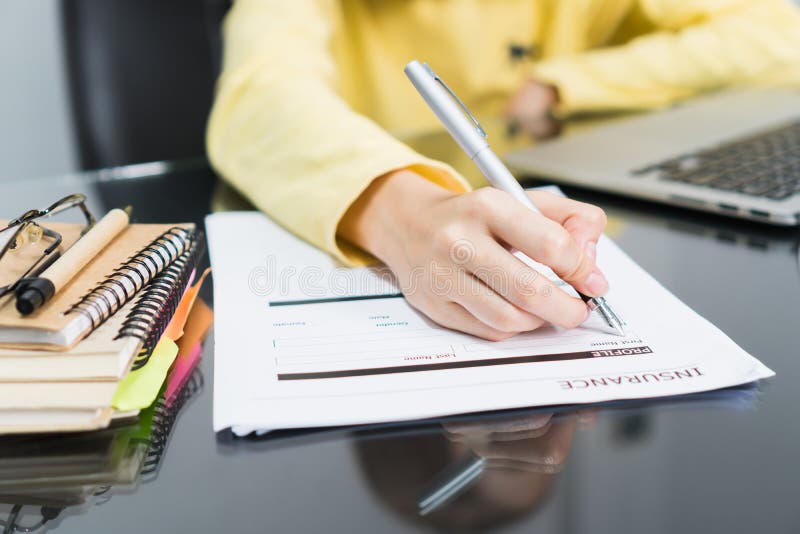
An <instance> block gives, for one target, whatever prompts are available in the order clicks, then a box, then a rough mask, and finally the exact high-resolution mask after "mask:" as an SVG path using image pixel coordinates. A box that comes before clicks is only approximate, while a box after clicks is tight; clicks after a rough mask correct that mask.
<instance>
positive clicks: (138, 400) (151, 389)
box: [111, 337, 178, 412]
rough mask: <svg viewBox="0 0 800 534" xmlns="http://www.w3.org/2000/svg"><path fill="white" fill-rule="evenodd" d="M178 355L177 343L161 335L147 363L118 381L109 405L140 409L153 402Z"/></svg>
mask: <svg viewBox="0 0 800 534" xmlns="http://www.w3.org/2000/svg"><path fill="white" fill-rule="evenodd" d="M177 355H178V345H176V344H175V342H174V341H172V340H171V339H169V338H166V337H162V338H161V340H160V341H159V342H158V344H157V345H156V348H155V349H153V354H152V355H150V359H149V360H148V362H147V365H145V366H144V367H142V368H141V369H137V370H136V371H131V372H130V373H128V376H126V377H125V378H124V379H123V380H122V382H120V383H119V387H117V391H116V393H114V399H113V400H112V401H111V405H112V406H113V407H114V408H116V409H117V410H120V411H125V412H127V411H129V410H142V409H144V408H147V407H148V406H150V405H151V404H153V402H155V400H156V397H157V396H158V392H159V391H160V390H161V386H162V385H163V384H164V380H166V378H167V373H168V372H169V368H170V366H172V362H174V361H175V357H176V356H177Z"/></svg>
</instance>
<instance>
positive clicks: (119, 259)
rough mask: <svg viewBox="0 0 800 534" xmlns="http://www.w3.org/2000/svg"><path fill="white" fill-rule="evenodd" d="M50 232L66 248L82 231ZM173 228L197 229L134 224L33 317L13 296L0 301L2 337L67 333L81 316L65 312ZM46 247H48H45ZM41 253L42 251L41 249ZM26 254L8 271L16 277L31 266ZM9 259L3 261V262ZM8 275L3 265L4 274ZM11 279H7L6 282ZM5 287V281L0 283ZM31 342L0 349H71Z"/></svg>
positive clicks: (68, 227)
mask: <svg viewBox="0 0 800 534" xmlns="http://www.w3.org/2000/svg"><path fill="white" fill-rule="evenodd" d="M46 225H47V226H48V227H49V228H52V229H54V230H56V231H58V232H60V233H61V234H62V235H63V236H64V243H65V245H64V248H66V246H68V243H72V242H74V241H75V239H76V238H77V235H79V233H80V229H81V228H82V226H81V225H79V224H64V223H62V224H58V223H50V222H48V223H46ZM174 226H181V227H184V228H194V225H192V224H181V225H173V224H132V225H129V226H128V227H127V228H125V229H124V230H123V231H122V232H121V233H120V234H119V235H118V236H117V237H116V238H115V239H114V240H113V241H111V243H109V245H107V246H106V247H105V248H104V249H103V250H102V252H100V254H98V255H97V256H96V257H95V258H94V259H93V260H92V261H90V262H89V263H88V264H87V265H86V266H85V267H84V268H83V269H82V270H81V271H80V272H79V273H78V274H77V275H76V276H75V278H73V279H72V280H71V281H70V282H69V283H68V284H67V285H66V286H65V287H64V288H63V289H62V290H61V291H59V292H58V293H56V295H55V296H54V297H53V299H52V300H51V301H50V302H48V303H47V305H45V306H43V307H42V308H40V309H39V310H37V311H35V312H34V313H32V314H31V315H28V316H23V315H21V314H20V313H19V312H18V311H17V310H16V308H15V304H14V300H15V299H14V295H6V296H5V297H3V298H1V299H0V335H2V329H3V328H12V327H13V328H26V329H28V328H30V329H33V330H41V331H52V332H59V331H62V330H64V329H65V328H66V327H67V325H68V324H69V323H70V322H71V321H73V320H75V318H77V317H79V315H78V314H76V313H73V314H65V312H66V311H67V310H68V309H69V308H70V306H72V305H73V304H75V303H76V302H77V301H78V300H80V298H81V297H82V296H83V295H85V294H86V293H88V292H89V291H91V290H92V289H94V288H95V287H96V286H97V285H98V284H99V283H101V282H102V281H103V280H104V279H105V278H106V277H107V276H108V275H109V274H111V273H112V271H113V270H114V269H116V268H117V267H119V266H120V265H123V264H124V263H125V262H126V260H127V259H128V258H130V257H131V256H133V255H134V254H136V253H137V252H139V251H140V250H141V249H142V248H143V247H145V246H146V245H147V244H149V243H150V242H151V241H153V240H154V239H156V238H157V237H158V236H160V235H161V234H162V233H164V232H165V231H167V230H169V229H170V228H172V227H174ZM43 245H44V246H46V244H43ZM39 250H41V249H39ZM24 252H25V254H35V253H36V251H35V249H33V248H32V247H26V249H25V250H24ZM22 253H23V251H22V250H21V251H20V257H18V258H17V257H15V258H13V260H14V263H10V264H9V265H10V266H11V267H10V269H9V270H11V271H13V272H14V274H17V273H20V272H22V271H24V269H25V266H26V265H28V263H27V262H26V259H28V258H25V257H24V256H22ZM6 259H9V258H4V262H5V260H6ZM5 272H6V269H5V265H4V273H5ZM7 277H8V275H6V278H7ZM0 283H2V281H0ZM31 334H32V335H31V340H30V342H26V343H24V344H9V343H0V347H3V348H11V347H19V348H32V345H34V347H35V348H40V349H46V350H67V349H69V348H70V347H66V346H58V345H41V344H37V343H36V334H35V332H32V333H31Z"/></svg>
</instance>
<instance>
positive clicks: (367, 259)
mask: <svg viewBox="0 0 800 534" xmlns="http://www.w3.org/2000/svg"><path fill="white" fill-rule="evenodd" d="M412 154H413V153H412ZM401 169H407V170H410V171H413V172H415V173H417V174H419V175H420V176H423V177H424V178H426V179H428V180H430V181H431V182H433V183H435V184H436V185H438V186H440V187H443V188H445V189H447V190H448V191H451V192H453V193H465V192H467V191H470V190H471V189H472V188H471V186H470V185H469V182H467V180H466V179H465V178H464V177H463V176H461V175H460V174H458V173H457V172H456V171H455V170H453V169H452V168H451V167H450V166H449V165H446V164H444V163H441V162H438V161H435V160H430V159H427V158H423V157H421V156H419V155H416V154H413V156H412V157H409V158H408V159H407V160H406V161H402V162H397V163H395V164H389V163H388V162H385V164H384V165H382V166H380V167H378V168H375V169H372V170H370V171H369V172H366V173H364V176H367V177H368V178H367V179H366V180H364V181H363V182H362V183H361V187H360V188H359V189H357V190H356V191H355V193H356V194H354V195H348V196H347V197H346V202H344V203H343V204H341V205H340V206H339V207H338V209H337V213H336V216H335V220H334V224H333V225H332V226H331V228H330V229H329V231H328V235H326V237H325V239H326V240H327V243H326V247H325V248H326V249H327V250H328V251H330V252H331V253H332V254H333V255H334V256H335V257H336V258H337V259H338V260H339V261H341V262H343V263H344V264H346V265H349V266H352V267H357V266H363V265H369V264H372V263H375V262H376V261H377V260H376V259H375V258H374V257H373V256H372V255H371V254H369V253H367V252H366V251H364V250H362V249H361V248H359V247H357V246H355V245H353V244H352V243H350V242H349V241H347V240H346V239H343V238H341V237H339V235H338V228H339V223H340V221H341V220H342V217H344V215H345V213H347V210H348V209H350V206H351V205H352V204H353V202H355V200H356V199H357V198H358V197H359V196H360V195H361V193H363V192H364V191H365V190H366V189H367V187H369V185H370V184H371V183H372V181H373V180H375V179H376V178H378V177H379V176H383V175H384V174H386V173H389V172H393V171H398V170H401Z"/></svg>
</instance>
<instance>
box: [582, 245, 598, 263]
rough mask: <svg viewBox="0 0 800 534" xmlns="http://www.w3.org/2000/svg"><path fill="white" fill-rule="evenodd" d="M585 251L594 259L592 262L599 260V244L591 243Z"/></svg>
mask: <svg viewBox="0 0 800 534" xmlns="http://www.w3.org/2000/svg"><path fill="white" fill-rule="evenodd" d="M583 249H584V250H585V251H586V255H587V256H589V257H590V258H592V261H594V260H596V259H597V243H595V242H594V241H589V242H588V243H586V246H585V247H583Z"/></svg>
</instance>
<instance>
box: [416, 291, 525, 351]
mask: <svg viewBox="0 0 800 534" xmlns="http://www.w3.org/2000/svg"><path fill="white" fill-rule="evenodd" d="M408 301H409V302H410V303H411V304H412V305H413V306H414V307H415V308H417V309H418V310H420V311H421V312H422V313H424V314H425V315H427V316H428V317H430V318H431V319H432V320H433V321H435V322H436V323H438V324H440V325H442V326H444V327H445V328H450V329H452V330H458V331H459V332H464V333H465V334H470V335H473V336H477V337H480V338H483V339H488V340H489V341H502V340H504V339H508V338H510V337H512V336H514V335H516V334H518V333H519V332H504V331H502V330H497V329H496V328H492V327H491V326H489V325H487V324H486V323H484V322H482V321H480V320H479V319H477V318H476V317H475V316H474V315H472V314H471V313H470V312H468V311H467V310H466V309H465V308H464V307H463V306H461V305H460V304H456V303H455V302H452V301H445V300H442V299H430V300H428V301H425V302H415V301H414V299H412V298H409V299H408Z"/></svg>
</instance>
